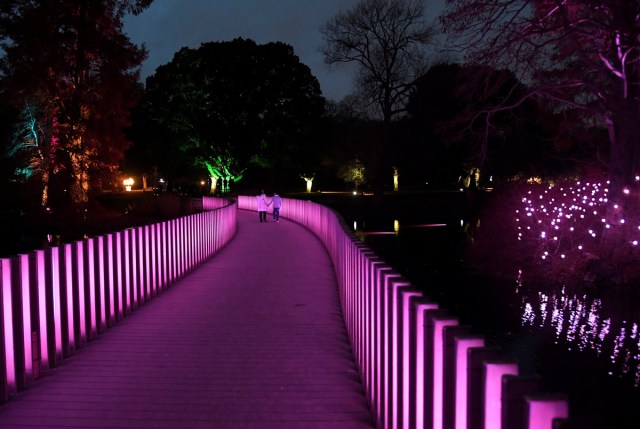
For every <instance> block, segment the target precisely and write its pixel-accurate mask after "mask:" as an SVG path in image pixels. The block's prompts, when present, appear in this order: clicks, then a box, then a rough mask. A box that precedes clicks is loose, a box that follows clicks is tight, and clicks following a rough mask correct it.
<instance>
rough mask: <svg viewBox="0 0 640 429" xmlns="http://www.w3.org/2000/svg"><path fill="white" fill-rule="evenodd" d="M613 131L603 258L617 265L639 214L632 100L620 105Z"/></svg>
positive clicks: (639, 119) (639, 160) (639, 153)
mask: <svg viewBox="0 0 640 429" xmlns="http://www.w3.org/2000/svg"><path fill="white" fill-rule="evenodd" d="M615 113H616V115H615V117H614V120H613V123H612V125H611V127H612V129H611V130H610V138H611V157H610V160H609V184H608V189H609V197H608V198H609V201H608V204H607V212H606V216H605V217H606V222H607V224H609V225H610V228H605V229H604V231H603V234H602V241H601V250H602V256H603V257H604V258H605V259H606V260H608V261H609V262H610V263H613V264H614V265H615V264H616V263H617V262H619V261H618V259H619V258H620V256H621V255H624V254H626V252H625V251H624V248H627V247H628V244H629V243H627V242H628V238H627V237H629V236H630V234H629V233H630V230H631V229H632V228H634V224H635V223H634V222H631V219H629V216H630V215H636V214H637V213H640V211H639V210H640V197H639V195H638V192H639V191H640V188H639V187H638V181H637V180H636V175H638V174H639V173H640V171H639V170H638V168H639V167H640V144H638V142H640V128H639V127H638V124H639V123H640V109H639V106H638V104H637V102H635V101H634V100H633V99H632V98H628V99H627V100H625V101H623V102H622V103H620V105H619V106H618V109H617V111H616V112H615Z"/></svg>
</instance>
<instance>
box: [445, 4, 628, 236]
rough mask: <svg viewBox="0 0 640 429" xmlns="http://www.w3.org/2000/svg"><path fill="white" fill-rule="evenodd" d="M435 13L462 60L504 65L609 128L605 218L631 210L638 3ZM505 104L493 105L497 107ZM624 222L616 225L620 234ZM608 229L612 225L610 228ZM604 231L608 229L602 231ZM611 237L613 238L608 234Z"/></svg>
mask: <svg viewBox="0 0 640 429" xmlns="http://www.w3.org/2000/svg"><path fill="white" fill-rule="evenodd" d="M446 4H447V7H448V11H447V12H446V14H445V15H443V17H442V20H441V21H442V23H443V27H444V29H445V31H446V32H447V33H448V34H449V35H450V36H452V38H451V41H452V46H454V47H455V48H456V49H458V50H460V51H461V52H464V53H465V55H466V60H467V61H468V62H473V63H476V64H477V63H481V64H489V65H491V66H493V67H496V68H509V69H511V70H513V71H515V72H516V73H517V75H518V77H519V79H520V80H521V81H522V82H524V83H526V84H527V85H528V86H530V88H531V91H530V92H528V93H527V94H526V96H528V97H540V98H541V99H542V100H544V101H545V102H546V105H547V106H548V107H550V108H551V109H554V110H555V111H556V112H558V111H561V110H563V109H577V110H579V111H581V112H583V115H582V120H583V121H591V123H596V124H600V125H602V126H606V127H607V128H608V130H609V146H610V158H609V176H610V184H609V201H610V202H612V203H614V204H610V207H611V208H610V209H609V212H608V214H607V217H608V219H609V222H612V223H613V224H617V225H621V224H623V223H624V217H625V213H626V214H631V213H633V212H635V211H636V210H637V208H638V206H640V199H639V198H637V197H633V195H632V194H631V195H630V194H629V189H632V188H636V186H635V184H636V179H635V177H636V175H637V174H638V168H639V167H640V143H639V142H640V127H638V125H637V124H639V123H640V102H639V97H640V3H639V2H638V1H628V0H599V1H593V0H447V2H446ZM509 107H511V106H506V105H502V106H496V107H495V108H494V110H495V109H504V108H509ZM622 230H623V228H617V229H616V231H618V232H620V233H621V234H622ZM612 231H613V229H612ZM609 235H611V233H609ZM614 241H616V240H614Z"/></svg>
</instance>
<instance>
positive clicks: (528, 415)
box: [238, 196, 569, 429]
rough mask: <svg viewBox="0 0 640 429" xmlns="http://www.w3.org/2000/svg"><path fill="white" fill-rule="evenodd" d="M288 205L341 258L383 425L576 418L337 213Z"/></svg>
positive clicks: (369, 391) (343, 293) (348, 309)
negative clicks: (380, 256)
mask: <svg viewBox="0 0 640 429" xmlns="http://www.w3.org/2000/svg"><path fill="white" fill-rule="evenodd" d="M283 206H285V207H286V208H287V209H286V214H285V215H286V217H287V218H289V219H291V220H294V221H296V222H299V223H301V224H302V225H304V226H306V227H307V228H308V229H310V230H312V231H313V232H314V233H315V234H316V235H317V236H318V237H319V238H320V239H321V240H322V241H323V243H324V245H325V247H326V248H327V250H328V251H329V254H330V255H331V258H332V260H333V262H334V266H335V269H336V272H337V273H338V281H339V287H340V299H341V306H342V310H343V317H344V320H345V325H346V328H347V332H348V334H349V337H350V340H351V344H352V347H353V353H354V357H355V359H356V362H357V364H358V367H359V370H360V374H361V378H362V382H363V384H364V387H365V391H366V395H367V399H368V401H369V403H370V405H371V407H372V409H373V412H374V416H375V418H376V421H377V426H378V427H381V428H385V429H400V428H402V429H412V428H429V429H450V428H455V429H502V428H503V427H508V428H509V429H512V428H522V429H551V428H552V426H553V424H554V423H553V422H554V420H555V419H563V418H567V417H568V414H569V410H568V404H567V400H566V398H565V397H564V395H548V394H547V395H543V394H540V393H538V391H537V380H536V378H535V377H529V376H521V375H519V374H518V373H519V370H518V367H517V364H515V363H514V362H509V361H502V360H500V354H501V352H500V351H498V350H497V349H494V348H491V347H487V346H486V345H485V341H484V339H483V338H482V337H480V336H474V335H470V334H469V330H468V329H469V328H467V327H464V326H460V325H459V324H458V320H457V319H456V318H453V317H451V316H450V315H448V314H447V312H446V311H444V310H442V309H440V308H439V306H438V304H437V303H435V302H430V301H429V300H428V299H426V298H425V297H424V296H423V294H422V292H420V291H418V290H416V289H414V288H413V287H412V286H411V285H410V284H409V283H408V282H406V281H404V280H403V279H402V278H401V277H400V276H399V275H398V274H396V273H394V271H393V270H392V269H391V268H390V267H389V266H387V265H386V264H385V263H384V262H383V261H381V260H380V259H378V258H377V257H376V256H375V255H374V254H373V252H371V251H370V250H369V249H368V248H367V247H366V246H365V245H364V244H362V242H361V241H360V240H358V239H357V238H356V237H355V234H353V233H352V232H350V231H349V229H348V228H345V226H344V225H342V224H341V223H340V221H339V220H338V219H337V218H336V216H335V215H334V214H333V212H331V211H330V210H329V209H327V208H325V207H323V206H320V205H318V204H315V203H312V202H308V201H300V200H289V199H285V200H284V202H283ZM238 207H239V208H240V209H246V210H254V211H255V210H256V207H255V198H253V197H250V196H240V197H238ZM338 229H339V230H340V231H341V234H338V233H337V232H336V231H337V230H338ZM516 401H519V402H520V405H514V402H516ZM513 410H516V411H513ZM518 410H520V411H518ZM521 410H524V411H521ZM523 412H524V414H523ZM516 420H517V422H516ZM507 424H509V425H511V426H505V425H507ZM516 424H517V425H518V426H516Z"/></svg>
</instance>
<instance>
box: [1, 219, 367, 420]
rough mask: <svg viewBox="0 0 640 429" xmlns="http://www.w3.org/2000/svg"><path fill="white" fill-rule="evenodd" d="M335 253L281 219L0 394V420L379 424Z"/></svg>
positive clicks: (242, 228) (241, 235)
mask: <svg viewBox="0 0 640 429" xmlns="http://www.w3.org/2000/svg"><path fill="white" fill-rule="evenodd" d="M372 427H374V424H373V419H372V416H371V411H370V410H369V408H368V406H367V404H366V401H365V396H364V390H363V388H362V386H361V382H360V378H359V375H358V373H357V370H356V367H355V363H354V360H353V357H352V353H351V347H350V345H349V341H348V339H347V334H346V331H345V328H344V321H343V318H342V314H341V310H340V304H339V298H338V290H337V284H336V278H335V274H334V271H333V267H332V265H331V260H330V259H329V256H328V254H327V253H326V251H325V249H324V248H323V247H322V244H321V243H320V241H319V240H318V239H317V238H316V237H315V236H314V235H313V234H312V233H310V232H309V231H307V230H306V229H304V228H303V227H301V226H300V225H298V224H296V223H293V222H290V221H287V220H286V219H281V220H280V222H279V223H275V222H272V221H271V218H270V217H269V222H268V223H259V222H258V216H257V214H256V213H255V212H246V211H242V210H240V211H239V212H238V232H237V235H236V237H235V238H234V239H233V240H232V241H231V243H230V244H229V245H228V246H227V247H225V248H224V249H222V250H221V251H220V252H219V253H218V254H217V255H215V256H214V257H213V258H211V259H210V260H209V261H207V262H206V263H204V264H203V265H202V266H201V267H199V268H198V269H197V270H195V271H194V272H192V273H191V274H189V275H188V276H187V277H185V278H184V279H182V280H181V281H180V282H179V283H176V284H174V285H173V286H171V287H170V288H169V289H168V290H166V291H164V292H163V293H162V294H161V295H160V296H158V297H156V298H154V299H153V300H152V301H150V302H149V303H147V304H145V305H144V306H143V307H142V308H140V309H138V310H136V311H135V312H133V313H132V314H131V315H130V316H128V317H126V318H125V319H123V320H122V321H120V322H119V323H118V324H117V325H116V326H114V327H113V328H111V329H109V330H108V331H106V332H105V333H104V334H102V335H101V336H100V337H98V338H97V339H96V340H95V341H92V342H90V343H88V344H87V345H86V346H85V347H84V348H82V349H81V350H79V351H78V352H76V353H75V354H74V355H73V356H72V357H70V358H69V359H66V360H64V361H63V362H62V365H61V366H59V367H58V368H56V369H55V370H53V371H50V372H49V373H47V374H45V375H44V376H43V377H42V378H40V379H38V380H37V381H36V382H35V383H34V384H33V385H32V386H30V387H29V388H28V389H27V390H24V391H22V392H20V393H19V394H18V395H17V396H16V397H14V398H11V399H10V401H9V402H7V403H4V404H2V405H0V428H2V429H10V428H23V429H24V428H39V429H41V428H56V429H59V428H127V429H133V428H141V429H142V428H185V429H192V428H214V429H218V428H220V429H225V428H247V429H253V428H256V429H257V428H260V429H270V428H274V429H275V428H277V429H288V428H300V429H314V428H332V429H333V428H337V429H351V428H354V429H355V428H372Z"/></svg>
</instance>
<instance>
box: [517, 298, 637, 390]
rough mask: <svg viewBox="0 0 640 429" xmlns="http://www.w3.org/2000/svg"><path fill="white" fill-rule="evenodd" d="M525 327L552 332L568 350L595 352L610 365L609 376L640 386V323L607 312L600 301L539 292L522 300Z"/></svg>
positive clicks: (557, 340)
mask: <svg viewBox="0 0 640 429" xmlns="http://www.w3.org/2000/svg"><path fill="white" fill-rule="evenodd" d="M521 309H522V326H525V327H527V326H529V327H535V328H537V329H541V330H544V329H549V330H551V331H552V332H553V333H554V335H555V338H556V343H557V344H561V345H564V346H565V347H566V348H567V349H568V350H572V349H573V348H577V349H578V350H580V351H581V352H585V353H595V354H596V355H597V356H599V357H601V358H602V359H606V360H607V361H608V362H609V367H610V370H609V374H610V375H615V376H624V377H630V378H631V379H632V380H633V383H634V386H635V387H639V386H640V366H639V363H640V342H639V338H638V323H637V321H634V320H625V319H623V318H621V317H620V316H619V313H618V314H616V313H612V312H608V311H606V310H604V309H603V303H602V300H601V299H600V298H593V297H589V296H588V295H586V294H585V295H582V296H578V295H577V294H569V293H567V291H566V288H564V287H563V288H562V289H561V290H560V291H558V292H553V293H547V292H544V291H538V292H537V293H535V294H532V295H531V296H523V297H522V306H521Z"/></svg>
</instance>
